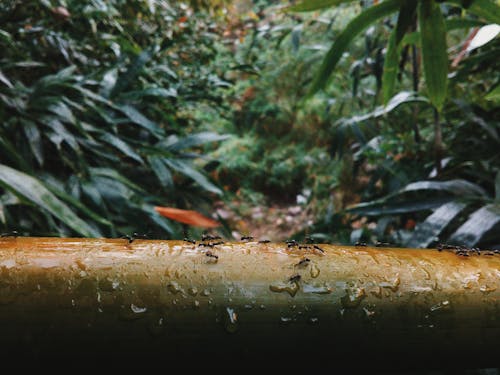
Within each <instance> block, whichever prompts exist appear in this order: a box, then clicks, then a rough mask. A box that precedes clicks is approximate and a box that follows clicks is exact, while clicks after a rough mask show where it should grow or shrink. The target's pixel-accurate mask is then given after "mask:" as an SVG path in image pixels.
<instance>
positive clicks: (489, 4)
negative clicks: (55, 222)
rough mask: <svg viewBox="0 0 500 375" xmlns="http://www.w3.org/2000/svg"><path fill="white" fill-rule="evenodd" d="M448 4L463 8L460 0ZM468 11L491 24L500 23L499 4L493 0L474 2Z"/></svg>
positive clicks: (451, 0)
mask: <svg viewBox="0 0 500 375" xmlns="http://www.w3.org/2000/svg"><path fill="white" fill-rule="evenodd" d="M446 2H447V3H452V4H455V5H458V6H462V1H460V0H447V1H446ZM467 11H468V12H470V13H472V14H475V15H476V16H479V17H481V18H483V19H484V20H486V21H488V22H489V23H500V6H499V5H498V2H495V1H492V0H474V1H473V2H472V4H471V5H470V7H468V8H467Z"/></svg>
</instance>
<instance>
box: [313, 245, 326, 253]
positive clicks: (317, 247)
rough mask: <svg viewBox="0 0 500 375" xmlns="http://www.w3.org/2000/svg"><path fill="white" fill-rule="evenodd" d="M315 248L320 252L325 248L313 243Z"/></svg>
mask: <svg viewBox="0 0 500 375" xmlns="http://www.w3.org/2000/svg"><path fill="white" fill-rule="evenodd" d="M313 247H314V248H315V249H316V250H318V251H320V252H322V253H325V250H323V249H322V248H321V247H319V246H318V245H314V246H313Z"/></svg>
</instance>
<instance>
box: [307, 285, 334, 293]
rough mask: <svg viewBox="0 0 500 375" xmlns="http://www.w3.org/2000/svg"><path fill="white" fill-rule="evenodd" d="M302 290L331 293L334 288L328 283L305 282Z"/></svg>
mask: <svg viewBox="0 0 500 375" xmlns="http://www.w3.org/2000/svg"><path fill="white" fill-rule="evenodd" d="M302 290H303V291H304V293H316V294H330V293H331V292H332V291H333V289H332V288H330V287H329V286H327V285H312V284H303V285H302Z"/></svg>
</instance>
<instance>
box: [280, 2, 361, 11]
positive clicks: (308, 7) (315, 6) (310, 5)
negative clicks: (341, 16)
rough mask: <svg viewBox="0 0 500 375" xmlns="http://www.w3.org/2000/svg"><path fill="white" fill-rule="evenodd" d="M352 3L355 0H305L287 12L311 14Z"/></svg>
mask: <svg viewBox="0 0 500 375" xmlns="http://www.w3.org/2000/svg"><path fill="white" fill-rule="evenodd" d="M351 1H353V0H304V1H302V2H301V3H298V4H297V5H292V6H291V7H289V8H287V10H288V11H291V12H310V11H313V10H319V9H324V8H329V7H333V6H335V5H340V4H342V3H348V2H351Z"/></svg>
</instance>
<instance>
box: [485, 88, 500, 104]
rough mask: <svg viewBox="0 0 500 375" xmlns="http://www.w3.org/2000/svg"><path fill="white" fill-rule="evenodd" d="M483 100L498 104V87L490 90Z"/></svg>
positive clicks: (499, 95) (499, 100)
mask: <svg viewBox="0 0 500 375" xmlns="http://www.w3.org/2000/svg"><path fill="white" fill-rule="evenodd" d="M484 98H485V99H486V100H491V101H493V102H497V103H498V102H500V85H497V87H495V88H494V89H493V90H491V91H490V92H489V93H488V94H487V95H486V96H485V97H484Z"/></svg>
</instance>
